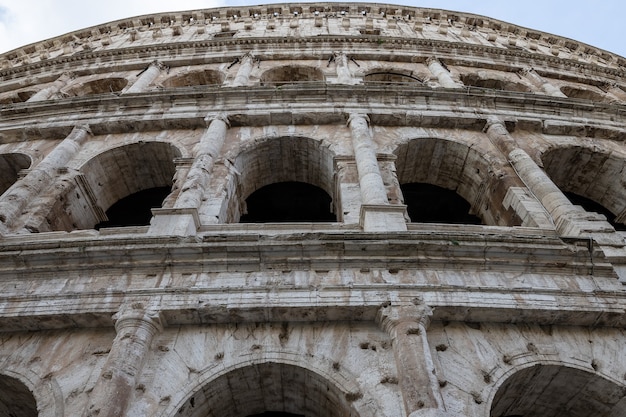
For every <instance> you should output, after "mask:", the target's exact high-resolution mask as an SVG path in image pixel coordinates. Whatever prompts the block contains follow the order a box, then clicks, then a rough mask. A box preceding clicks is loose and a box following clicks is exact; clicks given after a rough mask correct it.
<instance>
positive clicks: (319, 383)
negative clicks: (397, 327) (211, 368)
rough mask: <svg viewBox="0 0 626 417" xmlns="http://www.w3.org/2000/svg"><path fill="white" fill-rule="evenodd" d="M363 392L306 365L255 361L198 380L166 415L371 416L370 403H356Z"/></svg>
mask: <svg viewBox="0 0 626 417" xmlns="http://www.w3.org/2000/svg"><path fill="white" fill-rule="evenodd" d="M361 396H362V393H361V392H360V391H359V390H358V387H357V386H355V385H354V384H353V383H348V384H347V386H346V385H345V384H342V383H340V382H339V381H338V380H336V379H333V378H331V377H330V375H327V374H323V373H320V372H319V370H317V369H315V370H313V369H310V367H308V366H307V365H306V364H298V363H292V361H290V360H272V359H266V360H258V361H257V360H254V361H250V362H246V363H245V364H240V365H237V366H233V367H230V368H229V369H226V370H224V371H223V372H221V373H219V374H217V375H212V377H211V378H210V379H207V380H204V381H202V383H201V384H199V385H198V386H196V387H195V388H194V389H193V391H192V392H191V393H189V394H188V395H187V396H186V398H184V399H183V400H182V401H181V402H180V403H178V404H177V405H176V406H175V407H176V408H175V410H171V411H170V414H172V412H173V413H175V415H176V417H204V416H207V415H219V416H224V417H253V416H256V415H265V416H267V415H272V414H274V415H283V416H285V415H291V416H294V415H295V416H301V415H305V416H307V417H322V416H328V417H339V416H341V417H369V416H370V415H372V416H373V410H371V407H372V404H367V406H365V407H363V406H357V405H356V404H355V402H357V401H358V400H359V399H360V398H361ZM265 413H272V414H265ZM283 413H285V414H283ZM172 415H173V414H172Z"/></svg>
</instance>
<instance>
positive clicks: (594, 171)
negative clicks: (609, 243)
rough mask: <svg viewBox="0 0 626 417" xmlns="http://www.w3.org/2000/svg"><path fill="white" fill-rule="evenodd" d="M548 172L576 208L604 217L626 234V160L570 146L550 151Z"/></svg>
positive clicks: (544, 159)
mask: <svg viewBox="0 0 626 417" xmlns="http://www.w3.org/2000/svg"><path fill="white" fill-rule="evenodd" d="M541 159H542V162H543V166H544V170H545V171H546V173H547V174H548V176H549V177H550V178H551V179H552V181H553V182H554V183H555V184H556V185H557V186H558V187H559V188H560V189H561V190H562V191H563V192H564V193H566V195H568V197H571V198H570V201H572V203H574V204H578V205H580V206H582V207H583V208H584V209H585V210H588V211H594V212H597V213H601V214H604V215H605V216H606V217H607V219H608V220H609V222H611V223H612V224H613V225H614V226H615V228H616V229H618V230H623V228H624V223H625V220H626V219H624V216H625V214H624V213H626V158H624V157H623V156H620V155H616V154H615V153H611V152H608V151H604V152H601V151H598V150H597V149H591V148H586V147H582V146H567V147H560V148H553V149H550V150H548V151H546V152H545V153H544V154H543V155H542V157H541Z"/></svg>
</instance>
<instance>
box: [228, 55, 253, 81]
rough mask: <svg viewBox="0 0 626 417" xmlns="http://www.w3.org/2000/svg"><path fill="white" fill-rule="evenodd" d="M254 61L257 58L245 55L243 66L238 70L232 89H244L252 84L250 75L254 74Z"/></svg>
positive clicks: (242, 60)
mask: <svg viewBox="0 0 626 417" xmlns="http://www.w3.org/2000/svg"><path fill="white" fill-rule="evenodd" d="M254 61H255V57H254V55H252V54H245V55H244V56H243V57H242V58H241V60H240V62H241V65H240V66H239V69H238V70H237V75H235V79H234V80H233V82H232V83H231V84H230V86H231V87H243V86H246V85H249V84H250V73H251V72H252V67H253V66H254Z"/></svg>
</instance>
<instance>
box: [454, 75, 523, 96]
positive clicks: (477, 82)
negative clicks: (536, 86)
mask: <svg viewBox="0 0 626 417" xmlns="http://www.w3.org/2000/svg"><path fill="white" fill-rule="evenodd" d="M461 81H462V82H463V84H464V85H466V86H468V87H469V86H471V87H478V88H486V89H490V90H501V91H514V92H518V93H529V92H531V90H530V88H529V87H528V86H526V85H524V84H522V83H518V82H514V81H510V80H506V79H500V78H495V77H491V78H483V77H480V76H479V75H478V74H462V75H461Z"/></svg>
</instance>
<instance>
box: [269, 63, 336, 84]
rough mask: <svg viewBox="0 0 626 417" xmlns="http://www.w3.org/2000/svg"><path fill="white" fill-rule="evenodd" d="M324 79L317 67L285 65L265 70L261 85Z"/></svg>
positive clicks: (320, 80) (321, 80)
mask: <svg viewBox="0 0 626 417" xmlns="http://www.w3.org/2000/svg"><path fill="white" fill-rule="evenodd" d="M324 79H325V78H324V74H323V73H322V71H320V69H319V68H314V67H306V66H295V65H287V66H282V67H277V68H272V69H269V70H267V71H265V72H264V73H263V74H262V75H261V85H265V86H269V87H279V86H281V85H286V84H295V83H302V82H316V81H317V82H323V81H324Z"/></svg>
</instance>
